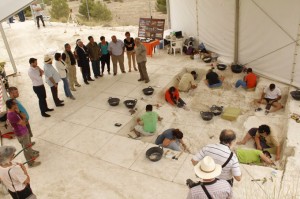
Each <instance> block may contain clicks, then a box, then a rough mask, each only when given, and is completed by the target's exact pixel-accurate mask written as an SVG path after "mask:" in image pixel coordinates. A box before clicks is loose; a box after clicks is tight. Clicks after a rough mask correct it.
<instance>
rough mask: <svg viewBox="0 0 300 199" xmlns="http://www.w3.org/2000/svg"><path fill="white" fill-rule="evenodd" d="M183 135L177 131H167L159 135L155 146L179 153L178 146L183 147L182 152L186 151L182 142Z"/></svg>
mask: <svg viewBox="0 0 300 199" xmlns="http://www.w3.org/2000/svg"><path fill="white" fill-rule="evenodd" d="M182 138H183V133H182V132H181V131H180V130H179V129H167V130H165V131H164V132H163V133H162V134H160V135H159V136H158V137H157V138H156V141H155V144H157V145H162V146H163V147H166V148H169V149H172V150H175V151H181V148H180V144H181V145H182V147H183V150H186V149H187V147H186V145H185V144H184V142H183V141H182Z"/></svg>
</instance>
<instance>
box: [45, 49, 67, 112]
mask: <svg viewBox="0 0 300 199" xmlns="http://www.w3.org/2000/svg"><path fill="white" fill-rule="evenodd" d="M44 63H45V65H44V71H45V79H46V82H47V84H48V85H49V86H50V88H51V93H52V97H53V101H54V103H55V105H56V106H57V107H59V106H64V104H63V102H64V101H63V100H60V99H59V98H58V96H57V87H58V82H59V81H60V80H61V79H60V76H59V73H58V72H57V71H56V70H55V68H54V67H53V65H52V57H51V56H50V55H45V56H44Z"/></svg>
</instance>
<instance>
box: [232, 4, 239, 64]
mask: <svg viewBox="0 0 300 199" xmlns="http://www.w3.org/2000/svg"><path fill="white" fill-rule="evenodd" d="M239 19H240V0H235V35H234V61H233V63H234V64H238V61H239Z"/></svg>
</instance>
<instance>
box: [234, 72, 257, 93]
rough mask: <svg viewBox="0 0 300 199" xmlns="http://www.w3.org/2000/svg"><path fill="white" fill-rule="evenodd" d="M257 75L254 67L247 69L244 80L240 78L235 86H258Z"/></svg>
mask: <svg viewBox="0 0 300 199" xmlns="http://www.w3.org/2000/svg"><path fill="white" fill-rule="evenodd" d="M256 79H257V77H256V75H255V74H254V73H253V72H252V68H248V69H247V75H246V76H245V77H244V80H241V79H239V80H238V81H237V82H236V83H235V88H238V87H240V86H242V87H243V88H245V89H251V88H255V87H256Z"/></svg>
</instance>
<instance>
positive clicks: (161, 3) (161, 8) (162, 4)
mask: <svg viewBox="0 0 300 199" xmlns="http://www.w3.org/2000/svg"><path fill="white" fill-rule="evenodd" d="M156 10H157V11H158V12H162V13H164V14H166V13H167V2H166V0H156Z"/></svg>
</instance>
